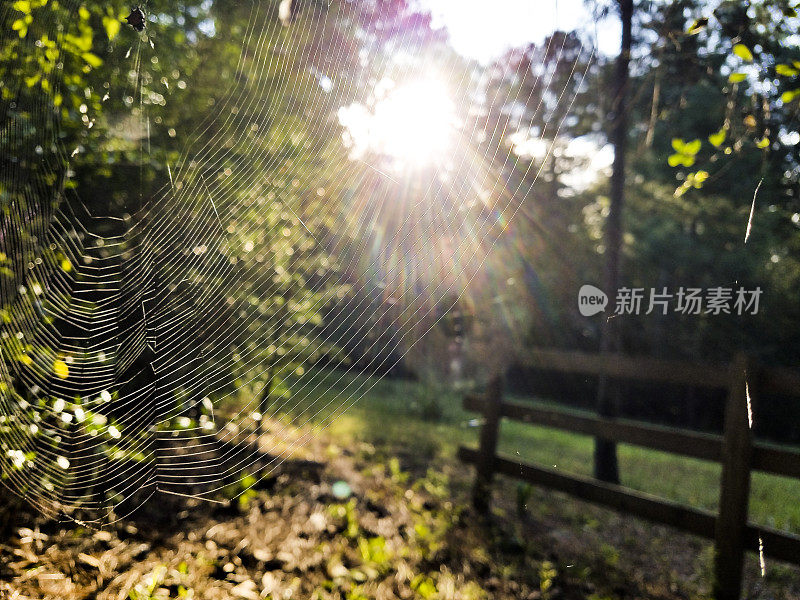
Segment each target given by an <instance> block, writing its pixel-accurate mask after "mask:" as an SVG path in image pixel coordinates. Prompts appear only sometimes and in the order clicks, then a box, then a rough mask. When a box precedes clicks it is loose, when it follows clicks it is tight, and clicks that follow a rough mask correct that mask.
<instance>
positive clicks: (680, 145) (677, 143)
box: [672, 138, 686, 152]
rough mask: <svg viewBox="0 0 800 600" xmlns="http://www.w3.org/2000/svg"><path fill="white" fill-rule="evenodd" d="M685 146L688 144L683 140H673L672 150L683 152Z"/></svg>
mask: <svg viewBox="0 0 800 600" xmlns="http://www.w3.org/2000/svg"><path fill="white" fill-rule="evenodd" d="M685 146H686V144H685V143H684V141H683V139H682V138H672V149H673V150H675V152H683V149H684V147H685Z"/></svg>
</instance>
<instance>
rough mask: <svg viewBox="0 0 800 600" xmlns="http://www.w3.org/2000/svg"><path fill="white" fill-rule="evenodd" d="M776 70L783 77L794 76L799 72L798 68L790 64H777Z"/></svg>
mask: <svg viewBox="0 0 800 600" xmlns="http://www.w3.org/2000/svg"><path fill="white" fill-rule="evenodd" d="M775 72H776V73H777V74H778V75H781V76H783V77H794V76H795V75H797V74H798V70H797V69H795V68H794V67H790V66H789V65H775Z"/></svg>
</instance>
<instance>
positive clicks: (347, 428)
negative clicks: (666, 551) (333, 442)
mask: <svg viewBox="0 0 800 600" xmlns="http://www.w3.org/2000/svg"><path fill="white" fill-rule="evenodd" d="M338 377H339V374H336V378H338ZM326 379H327V378H326ZM331 379H333V378H331ZM367 380H368V378H367V377H365V376H361V375H350V374H348V375H346V376H345V377H344V378H343V379H342V380H341V381H340V382H339V383H337V384H336V385H334V386H332V387H327V386H321V387H326V389H325V391H324V392H321V393H317V392H315V394H314V395H313V397H310V398H306V399H299V400H298V399H297V398H293V402H297V404H296V405H295V406H293V407H292V409H291V410H290V411H289V413H290V415H291V416H296V415H297V414H299V413H301V412H302V411H303V410H304V409H306V408H309V407H310V406H311V405H313V406H314V408H313V410H312V411H311V412H316V411H317V409H318V407H320V406H322V405H323V404H325V403H326V402H328V401H331V404H330V406H328V407H327V408H326V409H324V410H323V411H322V412H321V413H319V414H318V415H316V416H315V417H314V419H313V420H312V422H313V423H316V424H317V425H320V426H323V425H324V426H326V427H327V428H328V429H329V430H330V431H331V433H332V434H334V436H335V437H337V438H339V439H341V440H344V441H356V440H358V441H365V442H369V443H373V444H375V445H376V446H377V447H379V448H388V449H391V450H392V451H396V452H401V453H403V454H404V455H405V456H406V457H407V460H410V461H418V462H419V463H420V464H421V465H423V464H427V463H429V462H430V461H432V460H437V459H439V460H455V451H456V449H457V448H458V446H459V445H460V444H467V445H470V446H472V447H475V446H477V438H478V427H477V426H476V423H475V422H474V420H475V418H476V417H478V415H476V414H474V413H468V412H466V411H464V410H463V409H462V408H461V398H462V395H463V394H462V393H459V392H457V391H454V390H449V391H439V392H434V393H435V394H436V396H437V398H438V401H439V406H440V409H441V417H440V418H438V419H432V418H430V417H427V418H426V417H425V416H424V411H423V408H422V407H423V405H424V404H425V402H426V400H427V399H428V398H430V397H431V391H430V390H426V389H425V387H424V386H423V385H422V384H419V383H414V382H410V381H397V380H390V379H382V380H380V381H377V383H375V381H374V380H370V381H367ZM362 383H367V384H368V385H371V384H372V383H375V385H374V387H372V389H370V390H369V392H367V393H366V394H365V395H364V397H363V398H361V399H360V400H359V401H358V402H357V403H355V404H354V405H353V406H351V407H349V408H348V409H347V410H346V411H344V412H343V413H340V412H338V411H336V409H337V408H339V407H341V405H342V400H341V393H342V392H343V391H344V393H345V397H346V396H347V395H349V391H350V390H351V389H352V386H353V385H354V384H355V385H360V384H362ZM348 386H350V387H348ZM299 396H302V394H300V395H299ZM335 411H336V412H335ZM332 415H333V416H335V418H333V419H332V420H331V419H330V417H331V416H332ZM592 448H593V440H592V438H590V437H588V436H583V435H578V434H572V433H568V432H563V431H559V430H555V429H549V428H545V427H538V426H533V425H527V424H523V423H519V422H514V421H509V420H504V421H503V424H502V426H501V434H500V443H499V451H500V452H501V453H502V454H505V455H508V456H510V457H514V458H517V459H520V460H524V461H526V462H534V463H539V464H542V465H546V466H550V467H555V468H557V469H559V470H563V471H565V472H568V473H577V474H583V475H590V474H591V469H592ZM619 463H620V476H621V480H622V484H623V485H625V486H628V487H631V488H633V489H636V490H640V491H643V492H647V493H650V494H655V495H657V496H661V497H663V498H668V499H670V500H674V501H677V502H681V503H683V504H687V505H690V506H693V507H698V508H705V509H709V510H715V509H716V508H717V506H718V495H719V477H720V466H719V465H718V464H716V463H711V462H706V461H702V460H697V459H691V458H686V457H681V456H675V455H672V454H667V453H664V452H659V451H655V450H649V449H645V448H639V447H635V446H628V445H620V446H619ZM750 520H751V521H753V522H755V523H758V524H763V525H769V526H771V527H776V528H778V529H783V530H788V531H792V532H795V533H800V480H793V479H789V478H784V477H778V476H774V475H768V474H765V473H753V479H752V484H751V496H750Z"/></svg>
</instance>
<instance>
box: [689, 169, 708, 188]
mask: <svg viewBox="0 0 800 600" xmlns="http://www.w3.org/2000/svg"><path fill="white" fill-rule="evenodd" d="M706 179H708V171H698V172H697V173H694V174H693V175H692V176H691V180H692V185H693V186H694V187H696V188H697V189H700V188H701V187H703V183H705V180H706Z"/></svg>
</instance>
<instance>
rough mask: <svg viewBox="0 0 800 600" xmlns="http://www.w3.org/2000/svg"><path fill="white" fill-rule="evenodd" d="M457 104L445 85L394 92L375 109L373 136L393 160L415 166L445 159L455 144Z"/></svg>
mask: <svg viewBox="0 0 800 600" xmlns="http://www.w3.org/2000/svg"><path fill="white" fill-rule="evenodd" d="M453 121H454V108H453V102H452V101H451V100H450V96H449V94H448V93H447V89H446V88H445V86H444V85H442V84H441V83H439V82H437V81H433V80H425V81H416V82H413V83H409V84H406V85H403V86H400V87H397V88H396V89H394V90H392V91H390V92H389V93H388V94H387V95H386V97H385V98H384V99H383V100H381V101H380V102H378V103H377V104H376V106H375V113H374V118H373V123H372V128H373V131H372V134H373V136H374V137H375V140H376V142H377V144H378V146H379V147H380V148H381V149H382V150H383V151H384V152H385V153H386V154H389V155H390V156H393V157H395V158H398V159H402V160H404V161H408V162H412V163H417V164H419V163H427V162H431V161H434V160H436V159H437V158H439V157H441V156H442V155H443V154H444V153H445V152H446V151H447V149H448V147H449V146H450V144H451V143H452V141H453V140H452V134H453Z"/></svg>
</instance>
